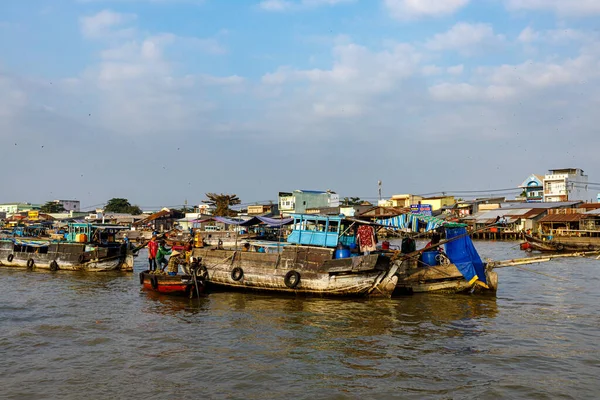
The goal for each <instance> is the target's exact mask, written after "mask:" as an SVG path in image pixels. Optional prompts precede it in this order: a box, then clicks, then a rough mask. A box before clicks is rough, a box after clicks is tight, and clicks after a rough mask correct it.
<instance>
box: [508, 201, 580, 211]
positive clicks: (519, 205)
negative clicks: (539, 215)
mask: <svg viewBox="0 0 600 400" xmlns="http://www.w3.org/2000/svg"><path fill="white" fill-rule="evenodd" d="M581 203H583V201H580V200H578V201H553V202H546V203H502V204H501V205H500V207H501V209H515V208H538V209H539V208H543V209H546V210H547V209H551V208H562V207H572V206H574V205H576V204H581Z"/></svg>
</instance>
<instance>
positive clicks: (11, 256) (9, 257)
mask: <svg viewBox="0 0 600 400" xmlns="http://www.w3.org/2000/svg"><path fill="white" fill-rule="evenodd" d="M13 258H15V256H14V254H9V255H8V257H6V259H7V260H8V262H12V260H13Z"/></svg>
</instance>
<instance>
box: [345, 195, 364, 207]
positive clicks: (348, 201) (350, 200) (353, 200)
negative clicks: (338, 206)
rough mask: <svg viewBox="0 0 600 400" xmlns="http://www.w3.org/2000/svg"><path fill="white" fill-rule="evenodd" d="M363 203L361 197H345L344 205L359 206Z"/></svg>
mask: <svg viewBox="0 0 600 400" xmlns="http://www.w3.org/2000/svg"><path fill="white" fill-rule="evenodd" d="M361 203H362V200H361V199H360V197H344V200H343V201H342V205H344V206H359V205H360V204H361Z"/></svg>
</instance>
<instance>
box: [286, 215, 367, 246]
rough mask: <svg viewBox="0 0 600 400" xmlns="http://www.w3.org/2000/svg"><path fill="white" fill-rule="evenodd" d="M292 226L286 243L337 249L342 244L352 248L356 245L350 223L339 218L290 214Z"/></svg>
mask: <svg viewBox="0 0 600 400" xmlns="http://www.w3.org/2000/svg"><path fill="white" fill-rule="evenodd" d="M291 216H292V218H294V224H293V225H292V227H293V228H292V229H293V230H292V233H290V234H289V236H288V237H287V242H288V243H295V244H303V245H307V246H321V247H337V245H338V244H340V243H341V244H342V245H344V246H347V247H352V246H353V245H355V244H356V238H355V236H354V232H353V231H350V229H349V226H350V223H349V222H348V221H346V220H345V219H344V217H340V216H328V215H306V214H292V215H291Z"/></svg>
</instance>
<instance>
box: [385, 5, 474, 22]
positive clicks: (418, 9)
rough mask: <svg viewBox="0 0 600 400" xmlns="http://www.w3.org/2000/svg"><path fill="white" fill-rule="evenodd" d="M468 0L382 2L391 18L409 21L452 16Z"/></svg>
mask: <svg viewBox="0 0 600 400" xmlns="http://www.w3.org/2000/svg"><path fill="white" fill-rule="evenodd" d="M469 1H470V0H384V5H385V7H386V8H387V10H388V11H389V12H390V14H391V15H392V17H393V18H396V19H399V20H411V19H417V18H425V17H442V16H447V15H452V14H454V13H455V12H457V11H458V10H460V9H461V8H463V7H465V6H466V5H467V4H469Z"/></svg>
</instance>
